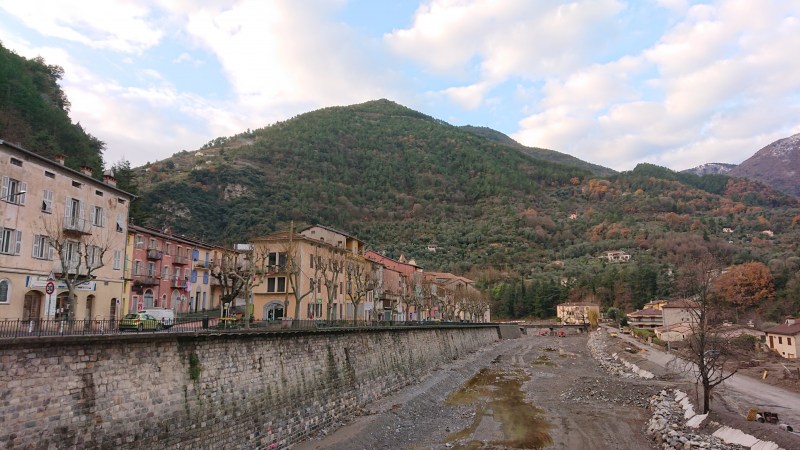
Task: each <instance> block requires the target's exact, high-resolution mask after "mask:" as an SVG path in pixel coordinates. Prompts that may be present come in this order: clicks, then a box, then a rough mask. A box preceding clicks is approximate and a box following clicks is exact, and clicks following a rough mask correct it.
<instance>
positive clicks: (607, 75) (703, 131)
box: [514, 1, 800, 170]
mask: <svg viewBox="0 0 800 450" xmlns="http://www.w3.org/2000/svg"><path fill="white" fill-rule="evenodd" d="M666 3H668V4H666V5H665V6H671V7H672V6H674V7H675V8H674V10H675V11H682V10H683V11H685V16H684V17H683V18H682V19H681V20H679V21H677V22H675V23H674V25H673V26H671V28H670V29H668V30H667V32H666V33H664V35H663V36H662V37H661V38H660V39H658V41H657V42H654V43H652V45H650V46H649V48H646V49H643V50H642V51H641V52H640V53H638V54H634V55H631V56H628V57H622V58H620V59H618V60H616V61H613V62H610V63H605V64H596V63H594V64H593V63H591V62H590V61H587V65H586V67H585V68H580V69H578V70H576V71H574V72H572V73H569V74H566V75H559V76H554V77H551V78H550V79H549V80H548V82H547V83H546V84H545V85H544V87H543V88H542V90H541V93H542V97H541V99H540V100H539V101H538V102H537V103H536V104H535V105H534V106H533V107H531V108H530V110H531V114H530V116H529V117H527V118H525V119H523V120H522V121H520V124H519V126H520V130H519V131H518V132H517V133H516V134H515V135H514V137H515V138H516V139H518V140H520V141H521V142H523V143H525V144H527V145H532V146H543V147H549V148H556V149H558V150H561V151H566V152H568V153H571V154H573V155H575V156H577V157H579V158H581V159H586V160H588V161H592V162H595V163H598V164H602V165H606V166H609V167H612V168H616V169H622V170H627V169H631V168H633V166H634V165H635V164H636V163H638V162H642V161H649V162H654V163H657V164H662V165H666V166H668V167H672V168H676V169H683V168H687V167H692V166H695V165H698V164H701V163H704V162H711V161H715V162H732V163H739V162H741V161H742V160H744V159H746V158H747V157H749V156H751V155H752V154H753V153H755V152H756V151H757V150H758V149H759V148H761V147H763V146H764V145H766V144H768V143H769V142H771V141H773V140H776V139H779V138H781V137H785V136H787V135H788V134H791V133H792V132H793V130H797V129H798V128H800V119H797V117H798V112H800V106H798V104H797V99H798V95H800V79H798V78H797V77H792V76H786V74H788V73H797V71H799V70H800V62H798V61H797V58H794V57H793V56H790V55H794V54H795V53H797V51H798V49H800V20H798V15H800V5H798V4H792V3H791V2H780V1H772V2H764V3H763V4H761V5H760V6H759V8H752V5H751V4H749V3H748V2H740V1H739V2H737V1H718V2H711V3H708V4H701V5H694V6H691V7H688V8H686V9H683V8H682V5H681V4H680V3H681V2H666ZM652 74H656V75H655V78H652V77H653V76H654V75H652ZM795 132H796V131H795Z"/></svg>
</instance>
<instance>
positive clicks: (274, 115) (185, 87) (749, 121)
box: [0, 0, 800, 170]
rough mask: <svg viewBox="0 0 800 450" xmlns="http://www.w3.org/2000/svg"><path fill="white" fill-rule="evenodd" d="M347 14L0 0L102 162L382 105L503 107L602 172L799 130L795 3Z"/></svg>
mask: <svg viewBox="0 0 800 450" xmlns="http://www.w3.org/2000/svg"><path fill="white" fill-rule="evenodd" d="M355 5H356V7H357V6H358V4H357V3H355ZM350 7H351V3H350V2H348V1H345V0H321V1H318V2H313V4H312V2H297V1H290V0H269V1H258V0H224V1H223V0H220V1H216V0H193V1H190V0H164V1H158V0H148V1H144V2H141V1H134V0H107V1H87V2H56V1H42V0H39V1H33V2H4V3H1V4H0V19H2V18H3V16H2V14H5V15H7V16H8V17H10V18H13V20H16V21H17V22H18V23H19V24H20V27H19V29H17V30H16V31H9V30H2V29H0V39H2V41H3V42H4V45H5V46H7V47H9V48H13V49H14V50H16V51H18V53H20V54H23V55H24V56H26V57H29V58H30V57H34V56H37V55H39V54H41V55H42V56H44V57H45V59H46V60H47V61H48V63H51V64H60V65H62V66H64V68H65V69H66V74H65V78H64V83H63V85H64V88H65V90H66V92H67V95H68V96H69V98H70V100H71V102H72V105H73V107H72V114H71V115H72V117H73V119H75V120H79V121H81V123H82V124H83V125H84V126H85V127H86V128H87V129H88V130H89V131H90V132H91V133H92V134H94V135H96V136H97V137H98V138H100V139H101V140H104V141H106V142H108V144H109V145H108V152H107V155H106V160H107V161H109V162H114V161H116V160H118V159H119V157H121V155H122V154H125V156H126V157H127V158H129V159H130V160H131V161H132V163H134V164H142V163H144V162H145V161H154V160H156V159H161V158H164V157H167V156H169V155H170V154H172V153H174V152H176V151H179V150H181V149H193V148H197V147H198V146H199V145H201V144H202V143H203V142H206V141H207V140H209V139H213V138H214V137H217V136H221V135H231V134H235V133H238V132H241V131H242V130H244V129H246V128H257V127H261V126H264V125H267V124H269V123H272V122H275V121H278V120H285V119H286V118H288V117H291V116H294V115H297V114H298V113H302V112H305V111H309V110H313V109H316V108H320V107H325V106H331V105H343V104H351V103H359V102H363V101H367V100H371V99H377V98H382V97H387V98H390V99H393V100H395V101H398V102H400V103H404V104H406V105H408V106H410V107H412V108H413V107H415V105H419V104H423V105H425V106H426V109H425V110H424V112H425V113H426V114H429V115H431V116H434V117H438V118H442V119H446V120H452V121H454V122H456V124H459V123H457V122H459V121H461V120H463V117H472V118H474V117H487V120H486V121H484V122H482V123H473V124H474V125H488V124H489V123H490V120H489V119H490V118H492V117H494V116H495V115H496V116H501V115H502V117H504V120H507V121H508V120H510V121H509V122H506V124H505V125H504V127H505V128H504V129H501V131H504V132H509V133H510V134H512V135H513V137H514V138H516V139H517V140H519V141H520V142H522V143H524V144H526V145H531V146H537V147H545V148H552V149H555V150H558V151H562V152H565V153H569V154H572V155H574V156H577V157H578V158H581V159H584V160H587V161H590V162H593V163H597V164H601V165H605V166H608V167H612V168H615V169H620V170H627V169H631V168H633V166H635V164H636V163H638V162H642V161H647V162H652V163H656V164H661V165H665V166H668V167H671V168H674V169H683V168H687V167H691V166H694V165H697V164H700V163H703V162H711V161H718V162H733V163H738V162H740V161H741V160H743V159H745V158H747V157H748V156H750V155H752V154H753V153H754V152H755V151H756V150H758V149H759V148H761V147H763V146H764V145H766V144H768V143H769V142H771V141H773V140H776V139H779V138H783V137H786V136H788V135H790V134H793V133H797V132H800V119H798V118H800V114H798V112H800V111H798V110H799V109H800V78H798V77H797V76H796V75H795V74H797V73H800V59H798V58H796V57H794V55H796V54H798V53H800V4H799V3H797V2H787V1H780V0H764V1H763V2H758V6H757V7H756V6H753V2H749V1H743V0H711V1H707V2H702V3H700V2H694V1H689V0H656V1H654V2H647V3H643V2H635V1H633V0H628V1H625V0H572V1H558V0H542V1H537V2H530V1H529V0H505V1H502V2H498V1H492V0H425V1H422V2H421V3H420V4H419V5H418V6H417V7H416V9H415V10H413V11H411V10H409V14H410V15H409V17H407V21H406V22H405V24H404V26H396V25H395V26H394V29H391V27H387V28H386V29H385V30H384V31H383V32H382V33H375V34H374V35H370V34H369V33H367V32H365V30H364V27H359V26H357V25H356V24H354V23H351V22H347V21H345V20H344V19H342V18H341V16H340V14H339V13H340V12H342V11H344V10H347V9H348V8H350ZM642 11H644V13H642ZM651 16H652V17H653V18H652V20H651V21H648V22H645V21H643V18H650V17H651ZM380 19H381V18H380V17H367V18H363V19H362V20H365V21H378V20H380ZM394 23H397V22H394ZM9 44H11V45H9ZM59 44H61V46H60V48H59ZM76 48H77V49H80V50H81V51H80V52H76V51H75V49H76ZM86 55H89V56H86ZM86 58H89V59H86ZM98 60H107V61H108V64H107V65H108V66H115V67H117V68H118V69H117V71H116V72H114V71H104V69H105V68H104V67H101V65H100V64H97V61H98ZM208 80H212V81H213V82H214V83H216V82H217V80H220V81H221V82H222V83H224V84H225V86H217V87H215V89H214V91H213V94H212V93H208V92H205V91H204V90H203V89H204V87H203V81H206V82H207V84H208V83H211V82H212V81H208ZM417 108H419V107H417ZM132 124H135V127H132Z"/></svg>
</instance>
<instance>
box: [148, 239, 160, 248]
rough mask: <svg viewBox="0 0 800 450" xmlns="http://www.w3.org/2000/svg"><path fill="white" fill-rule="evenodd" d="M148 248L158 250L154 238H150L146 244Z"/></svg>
mask: <svg viewBox="0 0 800 450" xmlns="http://www.w3.org/2000/svg"><path fill="white" fill-rule="evenodd" d="M147 249H148V250H158V243H157V242H156V240H155V239H150V243H149V244H147Z"/></svg>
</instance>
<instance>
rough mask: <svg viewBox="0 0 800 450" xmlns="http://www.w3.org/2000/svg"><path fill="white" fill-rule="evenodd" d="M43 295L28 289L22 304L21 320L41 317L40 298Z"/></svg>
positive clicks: (41, 298)
mask: <svg viewBox="0 0 800 450" xmlns="http://www.w3.org/2000/svg"><path fill="white" fill-rule="evenodd" d="M43 299H44V296H43V295H42V293H41V292H39V291H28V293H26V294H25V302H24V303H23V305H22V320H31V319H39V318H41V317H42V300H43Z"/></svg>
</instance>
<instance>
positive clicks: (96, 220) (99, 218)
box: [90, 206, 106, 227]
mask: <svg viewBox="0 0 800 450" xmlns="http://www.w3.org/2000/svg"><path fill="white" fill-rule="evenodd" d="M90 219H91V221H92V225H94V226H96V227H102V226H105V224H106V215H105V213H104V212H103V208H101V207H100V206H92V211H91V216H90Z"/></svg>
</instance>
